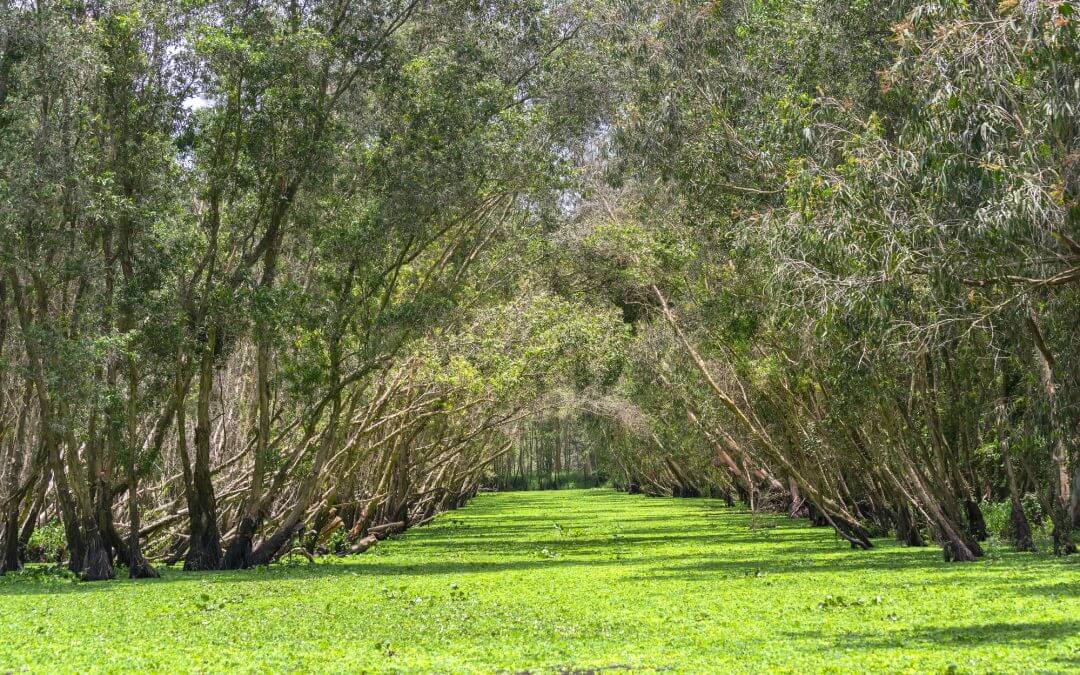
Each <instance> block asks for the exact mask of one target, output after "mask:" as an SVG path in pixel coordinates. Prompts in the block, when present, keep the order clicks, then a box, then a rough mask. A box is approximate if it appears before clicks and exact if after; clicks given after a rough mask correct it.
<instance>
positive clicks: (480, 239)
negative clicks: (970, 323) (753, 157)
mask: <svg viewBox="0 0 1080 675" xmlns="http://www.w3.org/2000/svg"><path fill="white" fill-rule="evenodd" d="M2 10H3V14H2V21H3V24H2V31H0V35H2V40H3V41H2V43H0V139H2V140H0V272H2V274H0V350H2V351H0V461H2V465H0V466H2V468H0V513H2V527H0V547H2V557H0V570H12V569H17V568H19V567H20V565H21V564H22V563H23V562H24V559H25V551H26V546H27V543H28V542H29V540H30V538H31V537H32V534H33V532H34V530H35V528H36V527H38V526H39V525H41V524H43V523H47V522H49V521H50V520H52V519H57V520H59V522H61V523H62V525H63V529H64V533H65V538H66V542H67V549H68V552H69V564H70V566H71V568H72V569H73V570H75V571H76V572H78V573H79V574H80V575H81V576H82V577H83V578H85V579H105V578H110V577H112V576H114V574H115V569H116V565H117V564H123V565H126V566H127V568H128V570H129V573H130V575H131V576H132V577H145V576H153V575H154V574H155V571H154V569H153V567H152V566H151V565H150V564H149V563H148V562H147V557H148V556H150V557H152V558H155V559H165V560H170V561H180V560H182V561H183V565H184V568H185V569H187V570H210V569H221V568H243V567H248V566H251V565H258V564H265V563H267V562H269V561H270V560H272V559H274V558H275V557H277V556H279V555H281V554H283V553H284V552H287V551H289V550H291V549H292V547H293V546H295V545H297V544H303V545H304V546H306V548H308V549H315V548H318V547H326V546H328V542H330V541H331V540H335V539H334V538H335V536H336V537H337V539H336V540H335V541H337V544H336V545H337V546H339V547H341V546H354V547H358V549H362V548H366V546H369V545H370V543H371V541H372V540H371V539H370V536H371V533H372V532H376V533H379V534H385V533H386V532H389V531H393V530H395V529H401V528H403V527H405V526H407V525H409V524H412V523H415V522H419V521H423V520H425V519H427V518H429V517H430V516H431V515H432V514H434V513H435V512H437V511H438V510H440V509H444V508H449V507H452V506H454V505H456V504H458V503H460V501H461V500H462V499H464V498H466V497H467V496H468V495H469V494H471V493H472V492H473V491H475V489H476V487H477V486H478V484H479V483H480V481H481V479H482V476H483V475H484V472H485V470H486V468H487V467H488V466H490V464H491V463H492V462H493V461H494V460H495V459H497V458H498V457H500V456H501V455H502V454H505V453H506V452H508V451H509V449H510V447H509V446H508V445H507V440H506V436H505V429H506V428H507V425H510V424H513V423H514V422H516V421H517V420H518V419H520V418H521V417H522V416H523V415H525V414H526V413H527V412H528V411H529V410H530V409H531V408H533V407H535V406H537V405H538V401H539V399H540V394H541V393H542V391H541V390H540V387H539V386H538V384H537V383H539V382H557V381H560V380H567V381H570V380H574V379H578V380H581V379H584V380H587V379H588V378H589V377H591V375H590V369H592V368H593V367H594V366H597V364H601V365H602V364H603V363H604V362H605V359H606V357H605V356H604V354H605V353H607V352H609V350H608V349H607V348H606V347H604V346H603V343H604V342H605V340H607V339H608V338H607V336H608V335H615V334H618V333H619V329H618V325H617V322H616V321H614V320H613V319H612V318H611V317H612V316H614V315H613V314H611V313H608V314H604V313H597V312H595V311H589V312H584V311H581V310H580V309H579V308H578V307H577V306H575V304H574V303H573V302H572V301H568V300H566V299H561V298H559V297H557V296H555V295H552V294H550V293H546V292H545V291H544V290H543V289H542V288H540V287H537V286H535V285H532V284H529V283H528V281H529V277H530V275H532V274H534V272H533V270H535V269H537V267H538V266H537V262H536V260H535V257H536V255H537V252H536V251H535V250H534V248H531V247H530V246H529V244H528V243H529V242H530V241H532V240H533V237H534V235H535V233H537V232H539V231H541V230H542V229H543V228H544V227H545V226H546V225H545V223H547V222H549V221H550V220H551V217H552V216H551V212H552V209H553V208H554V207H553V203H552V200H553V199H554V197H555V196H556V195H557V190H556V188H557V186H558V185H559V182H560V181H561V180H562V179H563V176H564V175H565V174H566V167H565V161H564V159H563V154H565V153H566V152H570V151H572V150H571V149H572V148H573V147H574V145H575V144H576V143H578V141H579V139H580V138H583V137H584V136H585V135H586V134H588V133H590V128H591V127H590V125H591V124H592V123H593V120H594V119H595V115H591V114H589V105H588V101H589V99H590V98H591V97H592V96H591V94H590V93H589V91H588V90H587V89H585V90H583V89H582V83H580V82H579V81H577V80H576V79H575V78H573V77H572V76H571V71H570V65H569V64H570V63H571V62H572V61H573V62H574V63H578V64H580V63H581V59H580V58H579V57H577V56H575V55H574V54H572V53H571V50H572V49H573V45H572V38H573V37H574V35H575V33H576V32H577V31H579V30H580V21H581V20H580V18H579V17H577V16H576V15H575V13H574V9H573V7H571V6H543V7H538V6H532V5H530V4H529V3H523V4H517V3H505V2H492V3H488V2H440V3H427V2H418V1H416V0H411V1H409V0H402V1H400V2H398V1H391V2H354V1H352V0H334V1H326V2H323V1H320V0H315V1H298V0H288V1H283V2H260V3H250V2H229V1H226V2H190V3H188V2H185V3H156V2H142V1H139V0H131V1H121V2H111V1H110V2H51V1H48V0H42V1H40V2H26V3H23V2H10V1H5V2H4V3H3V6H2ZM492 307H498V308H499V309H498V311H494V310H492V309H491V308H492ZM342 532H346V533H347V537H345V538H344V540H343V539H342V537H341V535H340V533H342ZM365 542H366V543H365Z"/></svg>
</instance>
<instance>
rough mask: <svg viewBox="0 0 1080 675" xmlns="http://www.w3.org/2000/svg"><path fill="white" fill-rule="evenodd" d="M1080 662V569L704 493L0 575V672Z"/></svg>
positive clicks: (605, 497)
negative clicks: (350, 552)
mask: <svg viewBox="0 0 1080 675" xmlns="http://www.w3.org/2000/svg"><path fill="white" fill-rule="evenodd" d="M22 670H31V671H50V672H57V671H115V672H120V671H147V670H152V671H170V672H172V671H202V672H223V671H237V670H239V671H260V672H278V671H331V672H345V671H347V672H430V671H436V672H454V673H457V672H515V673H516V672H522V671H529V672H576V673H585V672H597V671H601V670H603V671H605V672H607V671H621V670H633V671H646V672H649V671H659V670H667V671H672V672H762V671H773V672H806V671H811V672H821V671H833V672H850V671H852V670H856V671H867V670H886V671H890V672H897V671H914V672H980V673H981V672H1007V671H1014V672H1070V671H1072V672H1080V565H1077V564H1076V563H1069V562H1061V561H1059V560H1055V559H1053V558H1051V557H1049V556H1032V555H1016V554H1013V553H1010V552H1007V551H1005V550H1001V549H999V548H995V547H991V548H990V555H989V556H988V559H986V560H984V561H981V562H978V563H974V564H946V563H944V562H942V561H941V553H940V551H939V550H938V549H937V548H925V549H910V548H902V547H900V546H897V545H894V544H892V543H891V542H889V541H884V540H883V541H881V542H880V546H879V547H878V548H875V549H874V550H871V551H867V552H855V551H851V550H850V549H849V548H848V547H847V545H846V544H844V543H843V542H840V541H838V540H837V539H836V538H835V536H834V535H833V534H832V532H831V531H830V530H827V529H812V528H809V527H807V526H806V524H805V522H804V521H793V520H789V519H787V518H784V517H780V516H765V517H762V516H756V517H755V516H752V515H751V514H750V513H748V512H747V511H745V510H742V509H732V508H726V507H724V506H723V505H722V504H721V503H720V502H717V501H711V500H703V499H682V500H676V499H650V498H647V497H642V496H629V495H624V494H619V493H616V492H612V491H608V490H576V491H563V492H545V493H540V492H525V493H507V494H491V495H481V496H480V497H478V498H477V499H475V500H474V501H473V502H472V503H470V504H469V505H468V506H467V507H466V508H464V509H461V510H459V511H455V512H452V513H447V514H444V515H442V516H440V517H439V518H438V519H437V520H436V521H435V522H434V523H432V524H430V525H428V526H426V527H422V528H416V529H414V530H411V531H409V532H407V533H406V534H405V535H403V536H401V537H399V538H397V539H395V540H391V541H385V542H382V543H380V544H379V545H378V546H377V547H375V548H374V549H372V550H371V551H370V552H369V553H367V554H364V555H362V556H358V557H352V558H326V559H324V560H322V561H320V562H318V563H316V564H310V563H308V562H306V561H304V562H303V563H302V564H280V565H274V566H272V567H270V568H268V569H267V568H264V569H262V570H251V571H246V572H223V573H206V574H184V573H182V572H180V571H174V570H165V571H164V577H163V578H162V579H160V580H156V581H141V582H130V581H126V580H125V581H116V582H106V583H96V584H85V583H77V582H71V581H68V580H64V579H61V578H57V577H53V576H50V575H47V574H43V573H41V571H40V570H38V571H36V572H30V573H26V574H23V575H18V576H12V575H9V576H7V577H3V578H0V672H6V671H22Z"/></svg>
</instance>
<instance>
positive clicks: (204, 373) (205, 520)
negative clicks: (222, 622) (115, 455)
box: [184, 327, 222, 572]
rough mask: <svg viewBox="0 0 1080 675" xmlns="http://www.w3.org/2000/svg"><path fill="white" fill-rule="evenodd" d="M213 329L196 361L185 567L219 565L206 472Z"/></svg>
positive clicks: (218, 544) (213, 567)
mask: <svg viewBox="0 0 1080 675" xmlns="http://www.w3.org/2000/svg"><path fill="white" fill-rule="evenodd" d="M216 342H217V330H216V328H215V327H211V328H210V329H208V331H207V338H206V344H205V345H204V347H203V352H202V357H201V359H200V363H199V393H198V401H197V405H196V420H195V463H194V467H193V471H192V476H191V479H192V486H191V487H192V489H191V494H190V495H189V498H188V520H189V529H188V535H189V537H188V552H187V556H186V557H185V558H184V570H185V571H189V572H191V571H200V570H218V569H221V566H222V556H221V533H220V532H219V531H218V524H217V504H216V503H215V499H214V484H213V482H212V480H211V475H210V425H211V419H210V395H211V393H212V391H213V388H214V351H215V346H216V345H215V343H216Z"/></svg>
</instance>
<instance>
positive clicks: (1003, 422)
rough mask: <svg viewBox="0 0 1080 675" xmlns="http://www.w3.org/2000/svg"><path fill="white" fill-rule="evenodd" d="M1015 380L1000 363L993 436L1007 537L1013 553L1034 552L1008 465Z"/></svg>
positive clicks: (1006, 364)
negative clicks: (1005, 493) (1004, 489)
mask: <svg viewBox="0 0 1080 675" xmlns="http://www.w3.org/2000/svg"><path fill="white" fill-rule="evenodd" d="M1015 379H1016V378H1015V377H1013V376H1012V373H1011V372H1010V370H1009V366H1008V361H1007V360H1004V359H1003V363H1002V367H1001V398H999V399H998V403H997V433H998V447H999V448H1000V449H1001V459H1002V462H1003V463H1004V465H1005V480H1006V482H1007V483H1008V486H1009V505H1010V512H1009V519H1010V521H1011V527H1010V528H1009V530H1010V531H1009V537H1010V539H1011V540H1012V545H1013V547H1014V548H1015V549H1016V550H1017V551H1031V552H1033V553H1034V552H1035V542H1034V540H1033V539H1032V538H1031V526H1030V525H1029V524H1028V519H1027V516H1026V515H1025V514H1024V505H1023V502H1022V501H1021V499H1020V488H1019V485H1018V483H1017V480H1016V469H1015V467H1014V466H1013V461H1012V448H1011V447H1010V443H1009V436H1010V433H1009V405H1010V402H1011V400H1012V391H1013V387H1014V386H1015Z"/></svg>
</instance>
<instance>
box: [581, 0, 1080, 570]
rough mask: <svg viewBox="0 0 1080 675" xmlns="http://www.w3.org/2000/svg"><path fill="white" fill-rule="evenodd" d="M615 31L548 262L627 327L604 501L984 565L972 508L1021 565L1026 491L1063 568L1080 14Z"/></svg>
mask: <svg viewBox="0 0 1080 675" xmlns="http://www.w3.org/2000/svg"><path fill="white" fill-rule="evenodd" d="M635 16H636V17H637V18H638V20H637V21H635V20H634V18H635ZM611 34H612V35H613V36H614V38H613V45H614V49H616V51H617V53H618V54H619V56H620V58H619V59H618V62H619V63H620V64H621V65H622V67H623V71H622V75H621V78H620V79H621V81H623V82H625V83H626V86H625V88H624V98H623V103H622V105H621V107H620V108H619V109H618V110H617V111H615V114H614V117H613V126H612V133H611V134H610V135H609V137H608V145H607V147H606V148H605V150H606V153H605V154H604V156H603V159H602V161H600V162H599V163H598V164H599V167H598V169H597V173H598V175H599V176H600V177H599V178H597V179H596V180H595V181H594V187H593V190H592V191H591V193H590V196H589V197H588V199H587V200H586V203H585V204H584V205H583V208H582V209H581V212H580V213H579V214H578V216H577V218H576V222H575V224H574V226H573V227H572V228H569V229H568V230H567V231H566V232H565V234H564V236H565V237H566V241H567V242H568V245H569V246H568V247H569V248H571V249H572V250H574V251H575V253H574V255H573V256H571V262H574V261H576V262H577V264H576V265H575V264H569V263H568V264H567V265H565V266H564V269H566V270H569V271H568V272H567V273H566V275H565V276H566V284H567V285H568V286H570V287H573V288H577V289H580V291H581V292H582V293H585V294H589V293H594V292H595V289H597V288H600V289H604V290H605V291H606V294H607V295H608V297H609V298H611V299H612V301H614V302H615V303H616V304H617V305H619V306H621V307H622V308H623V311H624V316H625V317H626V318H627V320H628V321H630V322H632V323H633V325H634V327H635V333H636V335H635V339H634V341H633V343H632V346H631V347H630V353H631V355H632V356H631V358H630V359H628V362H627V370H626V371H625V372H624V373H623V378H622V380H621V381H620V384H619V386H618V388H617V389H615V390H613V392H612V398H611V399H609V400H608V401H607V404H606V406H605V407H606V409H607V410H608V411H609V412H608V415H607V419H609V420H610V424H611V425H614V426H616V427H618V428H619V429H620V430H622V431H621V432H620V433H621V435H622V436H624V437H627V440H622V441H620V442H616V443H613V444H612V445H611V447H612V449H613V452H614V453H615V454H616V456H617V457H618V460H619V463H620V464H621V465H622V467H623V469H622V471H623V478H624V480H625V481H627V482H632V483H636V484H640V485H641V486H643V488H644V489H646V490H647V491H651V492H655V493H662V494H671V493H679V492H689V493H697V492H704V491H705V489H706V488H712V487H720V488H722V489H723V490H726V491H727V493H728V494H729V495H737V496H740V497H741V498H742V499H744V500H745V501H747V502H750V503H755V502H760V501H763V500H764V501H775V502H786V503H787V505H788V506H789V507H790V509H791V511H792V513H796V514H800V513H801V514H805V515H808V516H809V517H811V518H813V519H814V520H815V521H816V522H818V523H820V524H823V525H824V524H828V525H831V526H832V527H833V528H835V530H836V531H837V533H838V534H839V535H840V536H841V537H843V538H844V539H847V540H848V541H849V542H851V545H852V547H857V548H869V547H870V546H872V542H871V538H872V537H874V536H880V535H882V534H885V533H887V532H892V533H894V534H895V535H896V536H898V537H899V538H900V539H902V540H904V541H906V542H908V543H909V544H913V545H921V544H923V543H924V539H925V538H926V537H927V536H929V537H930V538H932V539H933V540H934V541H936V542H938V543H939V544H940V545H941V546H942V547H943V548H944V551H945V556H946V558H947V559H949V560H973V559H975V558H977V557H979V556H981V555H982V550H981V546H980V543H979V542H980V541H981V540H983V539H985V537H986V534H987V533H986V525H985V522H984V517H983V515H982V513H981V510H980V507H979V505H980V502H984V501H999V500H1008V502H1009V503H1010V505H1011V527H1010V528H1009V529H1010V533H1011V538H1012V540H1013V543H1014V544H1015V546H1016V547H1017V548H1019V549H1024V550H1031V549H1033V548H1034V543H1033V539H1032V535H1031V530H1032V526H1033V524H1032V523H1031V518H1032V514H1031V513H1026V512H1025V509H1024V503H1025V501H1027V502H1028V503H1031V501H1032V500H1031V499H1030V498H1029V499H1027V500H1025V497H1026V496H1029V495H1030V496H1031V497H1033V498H1034V501H1035V502H1037V504H1038V508H1037V509H1036V510H1037V511H1040V512H1042V513H1045V514H1047V515H1048V517H1049V520H1050V527H1051V529H1052V537H1053V544H1052V546H1053V549H1054V551H1055V552H1056V553H1069V552H1073V551H1075V550H1076V545H1075V543H1074V540H1073V535H1072V530H1073V529H1074V528H1076V527H1078V526H1080V489H1078V487H1080V485H1078V484H1080V425H1078V423H1080V380H1078V379H1077V376H1078V373H1080V368H1078V359H1080V340H1078V339H1077V336H1078V335H1080V331H1078V327H1080V325H1078V322H1080V312H1078V311H1077V308H1078V307H1080V296H1078V290H1080V283H1078V282H1080V243H1078V242H1080V171H1078V169H1080V164H1078V162H1077V159H1078V158H1080V124H1078V120H1080V117H1078V116H1077V111H1078V110H1080V89H1078V88H1077V86H1076V83H1077V81H1080V80H1078V78H1080V68H1078V65H1080V64H1078V57H1080V51H1078V48H1080V42H1078V40H1077V26H1076V17H1075V16H1074V12H1073V8H1072V5H1071V3H1069V2H1057V1H1049V2H1042V1H1039V2H1020V3H1016V2H1002V3H996V2H993V3H991V2H979V1H975V2H951V1H949V0H946V1H944V2H933V3H924V2H902V1H898V2H886V3H866V2H854V1H853V2H841V3H832V2H829V3H826V2H812V1H805V2H797V1H796V2H768V3H758V2H736V3H706V2H701V3H693V2H691V3H673V2H670V3H669V2H655V3H645V4H642V3H635V7H634V8H633V9H628V10H627V11H626V12H625V13H624V14H622V15H619V16H618V17H617V19H616V20H615V21H614V26H613V28H612V30H611ZM628 431H629V432H630V433H629V434H627V432H628ZM1040 520H1041V516H1040Z"/></svg>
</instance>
